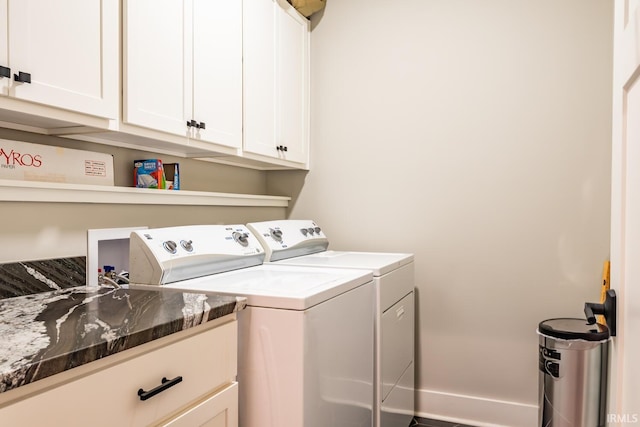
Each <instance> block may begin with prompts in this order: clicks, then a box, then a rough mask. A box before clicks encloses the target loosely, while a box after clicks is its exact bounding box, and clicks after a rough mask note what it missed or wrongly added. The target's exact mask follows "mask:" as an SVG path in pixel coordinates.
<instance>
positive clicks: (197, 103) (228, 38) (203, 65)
mask: <svg viewBox="0 0 640 427" xmlns="http://www.w3.org/2000/svg"><path fill="white" fill-rule="evenodd" d="M192 37H193V119H194V120H196V121H197V122H199V123H205V124H206V127H205V129H200V128H196V129H194V130H193V134H192V135H193V138H195V139H199V140H202V141H207V142H215V143H217V144H222V145H227V146H230V147H237V148H240V146H241V145H242V2H241V1H237V0H233V1H229V0H193V36H192Z"/></svg>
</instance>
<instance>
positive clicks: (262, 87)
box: [243, 0, 279, 157]
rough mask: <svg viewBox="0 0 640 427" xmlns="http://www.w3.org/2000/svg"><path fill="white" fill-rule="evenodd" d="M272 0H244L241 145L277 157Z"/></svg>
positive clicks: (258, 152)
mask: <svg viewBox="0 0 640 427" xmlns="http://www.w3.org/2000/svg"><path fill="white" fill-rule="evenodd" d="M278 7H279V6H278V5H277V4H276V2H275V1H274V0H244V2H243V50H244V69H243V73H244V95H243V96H244V149H245V151H248V152H251V153H256V154H262V155H265V156H270V157H277V156H278V151H277V150H276V143H275V141H276V128H275V123H276V117H275V114H276V106H275V102H276V94H275V72H276V64H275V49H276V47H275V17H276V8H278Z"/></svg>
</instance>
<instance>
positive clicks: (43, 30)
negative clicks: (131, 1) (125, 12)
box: [0, 0, 119, 119]
mask: <svg viewBox="0 0 640 427" xmlns="http://www.w3.org/2000/svg"><path fill="white" fill-rule="evenodd" d="M8 6H9V7H8V29H7V31H8V39H9V43H8V50H9V64H10V66H11V72H12V74H18V73H19V72H23V73H28V74H30V75H31V83H30V84H29V83H18V82H13V83H12V86H11V89H10V95H13V96H15V97H16V98H19V99H24V100H28V101H32V102H37V103H41V104H46V105H51V106H55V107H59V108H64V109H68V110H73V111H79V112H82V113H86V114H91V115H95V116H99V117H106V118H113V119H115V118H117V115H118V99H119V96H118V95H119V94H118V73H119V71H118V51H119V50H118V45H119V38H118V31H119V18H118V16H119V5H118V0H102V1H101V0H67V1H64V2H59V1H51V0H8ZM5 11H6V9H5ZM1 20H2V19H1V18H0V22H1ZM5 28H7V27H5ZM2 31H5V30H4V29H3V30H2ZM0 40H2V37H0ZM0 49H2V48H0ZM0 56H1V54H0Z"/></svg>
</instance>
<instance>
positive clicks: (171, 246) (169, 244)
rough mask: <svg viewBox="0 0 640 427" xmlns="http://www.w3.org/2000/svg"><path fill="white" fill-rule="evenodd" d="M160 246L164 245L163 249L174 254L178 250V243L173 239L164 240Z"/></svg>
mask: <svg viewBox="0 0 640 427" xmlns="http://www.w3.org/2000/svg"><path fill="white" fill-rule="evenodd" d="M162 247H164V249H165V250H166V251H167V252H169V253H172V254H175V253H176V252H178V244H177V243H176V242H174V241H173V240H167V241H166V242H164V243H163V244H162Z"/></svg>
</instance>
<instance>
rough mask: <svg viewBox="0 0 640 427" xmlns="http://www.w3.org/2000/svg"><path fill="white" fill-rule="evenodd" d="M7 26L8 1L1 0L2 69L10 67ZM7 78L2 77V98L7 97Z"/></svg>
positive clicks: (0, 52)
mask: <svg viewBox="0 0 640 427" xmlns="http://www.w3.org/2000/svg"><path fill="white" fill-rule="evenodd" d="M7 31H8V25H7V0H0V67H7V68H8V67H9V52H8V50H7V47H8V43H9V39H8V34H7ZM10 81H11V80H10V79H9V78H7V77H1V76H0V96H2V95H7V94H8V90H9V82H10Z"/></svg>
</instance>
